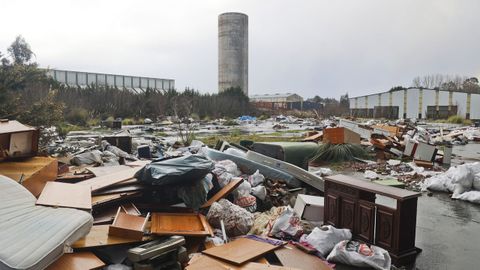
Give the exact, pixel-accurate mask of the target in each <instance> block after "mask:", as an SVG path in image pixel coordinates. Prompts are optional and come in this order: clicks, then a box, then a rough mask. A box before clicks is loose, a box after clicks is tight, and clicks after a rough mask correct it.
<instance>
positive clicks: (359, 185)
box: [325, 174, 421, 200]
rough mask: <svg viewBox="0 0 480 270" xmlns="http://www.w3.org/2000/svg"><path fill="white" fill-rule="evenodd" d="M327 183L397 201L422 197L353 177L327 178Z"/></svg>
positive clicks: (335, 176)
mask: <svg viewBox="0 0 480 270" xmlns="http://www.w3.org/2000/svg"><path fill="white" fill-rule="evenodd" d="M325 180H326V181H331V182H334V183H337V184H340V185H343V186H348V187H351V188H354V189H362V190H365V191H368V192H373V193H377V194H380V195H384V196H387V197H391V198H394V199H397V200H405V199H408V198H415V197H419V196H421V194H420V193H418V192H413V191H409V190H406V189H400V188H395V187H389V186H384V185H380V184H376V183H372V182H370V181H365V180H360V179H356V178H353V177H351V176H347V175H342V174H337V175H333V176H327V177H325Z"/></svg>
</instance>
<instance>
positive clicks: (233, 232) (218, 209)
mask: <svg viewBox="0 0 480 270" xmlns="http://www.w3.org/2000/svg"><path fill="white" fill-rule="evenodd" d="M207 219H208V222H209V223H210V225H212V226H213V227H215V228H217V229H219V228H220V221H221V220H223V222H224V224H225V230H226V233H227V235H228V236H229V237H233V236H239V235H244V234H247V233H248V231H249V230H250V228H251V227H252V225H253V222H254V217H253V214H252V213H250V212H248V211H247V210H245V209H243V208H241V207H240V206H238V205H235V204H233V203H231V202H229V201H228V200H225V199H221V200H220V201H219V202H215V203H213V204H212V206H211V207H210V210H209V211H208V214H207Z"/></svg>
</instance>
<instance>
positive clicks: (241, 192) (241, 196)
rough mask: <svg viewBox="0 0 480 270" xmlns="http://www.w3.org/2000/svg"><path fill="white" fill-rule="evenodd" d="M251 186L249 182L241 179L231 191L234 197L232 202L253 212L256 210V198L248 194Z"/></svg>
mask: <svg viewBox="0 0 480 270" xmlns="http://www.w3.org/2000/svg"><path fill="white" fill-rule="evenodd" d="M251 191H252V186H251V185H250V183H248V182H246V181H243V182H242V183H241V184H240V185H239V186H238V187H237V188H236V189H235V191H234V192H233V196H234V197H235V201H234V203H235V204H236V205H238V206H240V207H242V208H245V209H247V210H248V212H251V213H253V212H255V210H257V199H256V198H255V196H253V195H250V193H251Z"/></svg>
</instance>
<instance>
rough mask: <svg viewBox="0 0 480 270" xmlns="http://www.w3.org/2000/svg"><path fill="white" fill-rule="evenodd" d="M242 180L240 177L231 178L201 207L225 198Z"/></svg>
mask: <svg viewBox="0 0 480 270" xmlns="http://www.w3.org/2000/svg"><path fill="white" fill-rule="evenodd" d="M242 182H243V179H242V178H233V179H232V181H230V183H228V185H226V186H224V187H223V188H222V189H221V190H220V191H219V192H217V193H216V194H215V195H213V197H212V198H210V199H209V200H208V201H207V202H206V203H204V204H203V205H202V207H201V208H207V207H210V206H211V205H212V204H213V203H214V202H218V201H219V200H220V199H223V198H225V197H226V196H227V195H228V194H230V193H231V192H232V191H233V190H235V189H236V188H237V187H238V186H239V185H240V184H241V183H242Z"/></svg>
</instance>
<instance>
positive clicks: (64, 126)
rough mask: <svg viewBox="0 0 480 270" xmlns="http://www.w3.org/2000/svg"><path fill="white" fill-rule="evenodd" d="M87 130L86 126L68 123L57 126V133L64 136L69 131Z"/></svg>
mask: <svg viewBox="0 0 480 270" xmlns="http://www.w3.org/2000/svg"><path fill="white" fill-rule="evenodd" d="M79 130H88V128H87V127H82V126H77V125H72V124H68V123H61V124H59V125H58V126H57V132H58V135H60V136H61V137H65V136H66V135H67V134H68V133H69V132H70V131H79Z"/></svg>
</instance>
